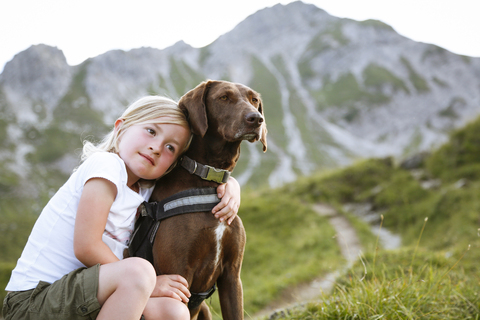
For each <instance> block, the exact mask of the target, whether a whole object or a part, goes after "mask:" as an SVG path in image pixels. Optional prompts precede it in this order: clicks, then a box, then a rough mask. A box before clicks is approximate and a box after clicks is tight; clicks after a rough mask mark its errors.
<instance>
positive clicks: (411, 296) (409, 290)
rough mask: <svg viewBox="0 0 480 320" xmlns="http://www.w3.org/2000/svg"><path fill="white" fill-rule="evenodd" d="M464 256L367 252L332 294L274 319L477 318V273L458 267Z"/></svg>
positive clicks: (425, 252)
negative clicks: (448, 256)
mask: <svg viewBox="0 0 480 320" xmlns="http://www.w3.org/2000/svg"><path fill="white" fill-rule="evenodd" d="M415 253H416V255H415ZM412 257H416V258H415V259H414V261H413V262H411V263H409V261H410V260H411V259H412ZM462 258H463V254H461V255H460V256H459V257H457V256H456V257H452V258H446V257H445V253H444V252H437V253H432V252H428V251H418V252H415V250H411V249H410V250H400V251H396V252H381V253H379V254H377V255H376V256H374V255H372V254H370V255H368V256H366V257H365V258H364V259H363V260H362V261H361V262H360V263H358V264H357V265H356V266H355V267H354V268H352V269H351V270H350V271H349V273H348V274H347V275H346V276H344V277H343V279H342V281H340V282H339V283H338V285H337V287H336V288H335V290H334V292H333V293H332V295H330V296H329V297H326V298H325V299H323V300H322V301H321V302H320V303H310V304H308V305H307V306H306V307H305V308H299V309H296V310H295V309H294V310H289V311H287V312H285V313H284V314H279V315H278V316H277V317H275V319H479V317H480V310H479V307H480V296H479V295H478V290H479V289H480V286H479V276H478V274H468V273H466V272H465V271H464V270H462V268H461V267H460V263H461V261H462Z"/></svg>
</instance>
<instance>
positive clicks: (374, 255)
mask: <svg viewBox="0 0 480 320" xmlns="http://www.w3.org/2000/svg"><path fill="white" fill-rule="evenodd" d="M382 226H383V214H382V215H380V226H379V227H378V236H377V240H376V241H375V252H374V254H373V267H372V268H373V269H372V274H373V276H374V277H375V260H376V258H377V251H378V241H379V239H380V231H382Z"/></svg>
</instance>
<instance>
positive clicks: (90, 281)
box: [3, 264, 100, 320]
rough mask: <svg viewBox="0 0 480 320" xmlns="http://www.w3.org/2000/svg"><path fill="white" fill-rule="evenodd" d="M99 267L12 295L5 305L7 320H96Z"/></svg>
mask: <svg viewBox="0 0 480 320" xmlns="http://www.w3.org/2000/svg"><path fill="white" fill-rule="evenodd" d="M99 267H100V265H99V264H98V265H95V266H93V267H91V268H80V269H77V270H74V271H72V272H70V273H69V274H67V275H65V276H64V277H62V278H61V279H59V280H57V281H55V282H54V283H52V284H50V283H48V282H43V281H40V282H39V283H38V285H37V287H36V288H35V289H31V290H27V291H16V292H9V293H8V294H7V296H6V297H5V300H4V301H3V317H4V318H5V320H17V319H18V320H48V319H49V320H56V319H58V320H59V319H65V320H67V319H68V320H76V319H82V320H85V319H95V318H96V317H97V315H98V313H99V312H100V304H99V303H98V300H97V291H98V271H99Z"/></svg>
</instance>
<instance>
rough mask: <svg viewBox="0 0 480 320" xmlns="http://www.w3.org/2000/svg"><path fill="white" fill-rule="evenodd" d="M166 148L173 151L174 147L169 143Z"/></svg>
mask: <svg viewBox="0 0 480 320" xmlns="http://www.w3.org/2000/svg"><path fill="white" fill-rule="evenodd" d="M167 149H168V150H170V151H171V152H175V147H174V146H172V145H171V144H168V145H167Z"/></svg>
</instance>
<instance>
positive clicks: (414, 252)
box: [410, 217, 428, 271]
mask: <svg viewBox="0 0 480 320" xmlns="http://www.w3.org/2000/svg"><path fill="white" fill-rule="evenodd" d="M427 221H428V217H426V218H425V221H424V222H423V226H422V231H420V236H419V237H418V240H417V245H416V246H415V250H414V251H413V255H412V262H411V263H410V271H412V267H413V261H415V256H416V254H417V250H418V246H419V245H420V240H421V239H422V235H423V230H425V225H426V224H427Z"/></svg>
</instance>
